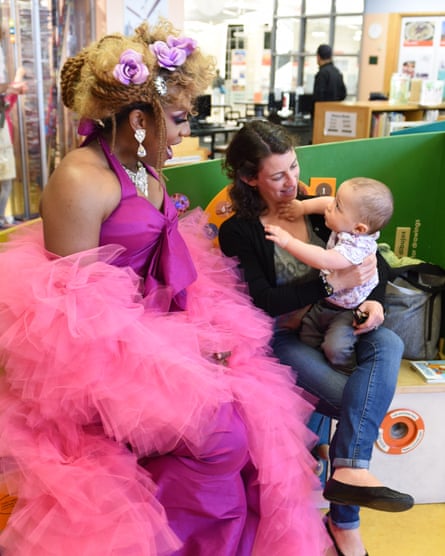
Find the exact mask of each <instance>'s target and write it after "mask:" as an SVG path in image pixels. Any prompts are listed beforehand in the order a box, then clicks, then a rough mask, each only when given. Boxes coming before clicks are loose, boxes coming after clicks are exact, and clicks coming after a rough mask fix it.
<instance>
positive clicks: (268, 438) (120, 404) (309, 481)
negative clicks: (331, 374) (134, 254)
mask: <svg viewBox="0 0 445 556" xmlns="http://www.w3.org/2000/svg"><path fill="white" fill-rule="evenodd" d="M204 225H205V220H204V216H203V214H202V213H201V212H200V211H194V212H193V213H192V214H191V215H189V216H187V217H186V218H184V219H183V220H182V221H181V223H180V226H181V231H182V233H183V235H184V237H185V238H186V241H187V244H188V246H189V248H190V251H191V253H192V256H193V260H194V262H195V265H196V267H197V270H198V276H199V278H198V280H197V281H196V282H195V283H194V284H193V285H192V286H191V287H190V289H189V291H188V310H187V311H185V312H177V313H164V312H161V311H159V310H157V309H156V307H157V306H158V303H157V296H162V292H153V295H151V296H149V298H142V297H141V295H140V293H139V292H140V280H139V278H138V277H137V276H136V275H135V274H134V273H133V271H132V270H131V269H129V268H117V267H115V266H113V265H112V264H110V262H112V260H113V258H114V257H115V256H116V253H117V252H118V251H119V249H120V248H119V247H117V246H106V247H102V248H98V249H95V250H92V251H88V252H84V253H79V254H76V255H74V256H70V257H65V258H54V257H50V256H49V255H48V253H46V252H45V250H44V249H43V245H42V231H41V229H40V225H38V224H37V225H35V226H33V228H32V229H29V230H27V231H26V232H23V234H18V233H17V234H16V237H15V238H14V239H13V240H12V241H11V242H9V243H7V244H5V245H4V246H2V247H1V254H0V264H1V268H2V271H1V273H0V291H1V292H2V296H1V301H0V365H1V366H2V367H3V368H4V373H3V375H2V376H1V379H0V458H1V459H0V462H1V470H2V474H3V480H4V483H5V485H6V488H7V490H8V492H9V493H11V494H13V495H16V496H17V497H18V501H17V504H16V506H15V508H14V511H13V513H12V515H11V516H10V518H9V520H8V523H7V526H6V528H5V529H4V531H3V532H2V533H1V534H0V546H1V550H2V556H9V555H11V556H12V555H13V556H28V555H31V554H32V555H33V556H43V555H45V556H60V554H64V555H65V556H79V555H82V556H97V555H98V554H100V555H101V556H102V555H103V556H108V555H110V556H111V555H113V556H139V555H141V556H142V555H144V556H147V555H164V554H165V555H167V554H168V555H171V554H175V555H181V556H185V555H187V556H199V555H201V556H207V555H208V556H210V555H212V556H215V555H217V556H229V555H233V556H235V555H237V556H248V555H250V554H254V555H259V556H263V555H264V556H266V555H268V556H269V555H271V554H274V555H275V554H277V555H278V554H279V555H282V556H287V555H289V556H291V555H292V556H295V555H297V554H298V555H300V556H316V555H321V554H323V553H324V550H325V549H326V547H327V546H328V544H329V541H328V540H327V538H326V534H325V532H324V528H323V526H322V523H321V519H320V515H319V512H318V510H317V508H316V507H315V503H314V500H315V496H314V491H315V490H316V489H319V488H320V485H319V483H318V479H317V477H316V475H315V474H314V461H313V459H312V457H311V456H310V453H309V448H310V447H311V445H312V444H313V442H314V440H315V439H314V438H313V436H312V435H311V433H310V432H309V431H308V429H307V428H306V426H305V422H306V421H307V419H308V416H309V415H310V412H311V411H312V406H311V404H310V403H309V402H308V401H306V400H305V399H304V398H303V397H302V395H301V392H300V391H299V390H298V389H297V388H296V386H295V384H294V382H295V381H294V377H293V376H292V373H291V372H290V370H289V369H288V368H286V367H284V366H282V365H280V364H279V363H278V362H277V361H276V360H275V359H274V358H273V357H272V356H271V353H270V349H269V347H268V342H269V340H270V334H271V321H270V319H269V318H268V317H266V316H265V315H264V314H263V313H262V312H261V311H258V310H256V309H254V308H253V307H252V305H251V302H250V300H249V298H248V296H247V295H246V293H245V292H244V291H243V289H242V287H241V286H240V284H239V281H238V279H237V275H236V271H235V270H234V268H233V264H234V263H233V262H231V261H228V260H227V259H226V258H225V257H223V256H222V255H221V253H220V252H219V250H217V249H214V248H212V245H211V242H210V241H209V240H208V239H207V238H206V237H205V234H203V233H201V230H202V229H203V227H204ZM161 305H162V304H161ZM226 351H228V352H230V353H231V355H230V357H229V358H228V361H227V365H222V364H220V363H218V362H217V361H216V360H215V358H214V357H213V354H214V353H215V352H226Z"/></svg>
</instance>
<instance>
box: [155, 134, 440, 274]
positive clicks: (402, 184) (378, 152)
mask: <svg viewBox="0 0 445 556" xmlns="http://www.w3.org/2000/svg"><path fill="white" fill-rule="evenodd" d="M297 155H298V158H299V161H300V166H301V179H302V180H303V181H305V182H306V183H308V182H309V180H310V178H311V177H335V178H336V179H337V185H339V184H340V183H341V182H342V181H344V180H345V179H348V178H351V177H354V176H368V177H372V178H375V179H379V180H381V181H383V182H384V183H386V184H387V185H388V186H389V187H390V188H391V190H392V192H393V195H394V202H395V210H394V215H393V218H392V220H391V222H390V223H389V224H388V226H387V227H386V228H385V229H384V230H383V232H382V235H381V241H383V242H385V243H389V244H390V245H391V247H392V248H393V249H394V250H395V251H396V253H397V254H398V255H400V256H402V255H408V256H412V257H418V258H421V259H424V260H427V261H431V262H435V263H437V264H441V265H443V266H445V241H444V238H445V233H444V231H443V222H444V221H445V218H444V211H445V133H444V132H438V133H419V134H406V135H399V136H391V137H382V138H373V139H362V140H357V141H342V142H337V143H325V144H322V145H308V146H304V147H298V148H297ZM164 173H165V176H166V179H167V180H168V181H167V189H168V191H169V193H170V194H172V193H184V194H185V195H187V196H188V197H189V199H190V202H191V206H192V207H195V206H201V207H203V208H205V207H206V206H207V204H208V202H209V201H210V200H211V199H212V198H213V197H214V196H215V194H216V193H217V192H218V191H219V190H220V189H222V188H223V187H224V186H225V185H226V184H227V183H228V179H227V178H226V177H225V175H224V173H223V171H222V167H221V160H212V161H206V162H201V163H197V164H190V165H186V166H177V167H171V168H167V169H166V170H165V172H164ZM396 236H397V238H398V241H397V242H396ZM400 238H402V239H401V240H400Z"/></svg>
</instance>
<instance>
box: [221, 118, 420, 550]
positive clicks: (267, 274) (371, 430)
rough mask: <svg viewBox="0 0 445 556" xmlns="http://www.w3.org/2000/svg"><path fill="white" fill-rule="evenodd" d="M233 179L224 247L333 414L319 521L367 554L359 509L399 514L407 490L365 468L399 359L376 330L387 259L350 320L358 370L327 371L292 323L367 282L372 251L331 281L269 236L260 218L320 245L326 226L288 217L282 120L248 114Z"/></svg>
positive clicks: (277, 340)
mask: <svg viewBox="0 0 445 556" xmlns="http://www.w3.org/2000/svg"><path fill="white" fill-rule="evenodd" d="M225 169H226V172H227V175H228V176H229V177H230V178H231V179H232V182H233V185H232V187H231V189H230V196H231V200H232V204H233V208H234V210H235V214H234V215H233V216H232V217H231V218H229V219H228V220H226V221H225V222H224V223H223V224H222V225H221V228H220V231H219V242H220V246H221V249H222V251H223V252H224V254H225V255H227V256H229V257H236V258H237V260H238V262H239V267H240V270H241V273H242V276H243V279H244V280H245V281H246V283H247V286H248V289H249V293H250V295H251V297H252V300H253V303H254V304H255V305H256V306H257V307H260V308H261V309H263V310H264V311H265V312H266V313H268V314H269V315H270V316H272V317H275V326H274V334H273V340H272V347H273V349H274V352H275V354H276V355H277V357H278V358H279V359H280V361H281V362H282V363H284V364H287V365H290V366H291V367H292V368H293V370H294V371H295V374H296V377H297V384H298V385H300V386H301V387H303V388H304V389H305V390H306V391H307V392H309V393H311V394H313V395H314V396H315V397H316V398H317V400H318V402H317V405H316V408H317V410H318V411H319V412H320V413H322V414H324V415H328V416H329V417H333V418H335V419H337V420H338V425H337V429H336V432H335V435H334V438H333V439H332V441H331V446H330V459H331V467H332V470H333V473H332V476H331V478H330V479H329V480H328V482H327V484H326V487H325V490H324V496H325V498H327V499H328V500H330V502H331V505H330V511H329V515H328V516H327V518H326V526H327V528H328V531H329V532H330V534H331V536H332V537H333V540H334V542H335V543H336V548H337V550H338V552H339V554H342V553H344V554H346V555H347V556H349V555H356V554H357V555H362V554H364V553H365V548H364V546H363V543H362V540H361V538H360V533H359V506H367V507H370V508H374V509H379V510H384V511H403V510H406V509H408V508H410V507H411V506H412V504H413V499H412V498H411V496H409V495H406V494H402V493H399V492H397V491H394V490H391V489H389V488H386V487H384V486H382V485H381V483H380V482H379V481H378V479H376V478H375V477H373V476H372V474H371V473H370V472H369V470H368V468H369V462H370V459H371V454H372V448H373V444H374V441H375V440H376V439H377V436H378V429H379V425H380V423H381V421H382V420H383V417H384V416H385V414H386V412H387V410H388V407H389V405H390V403H391V400H392V398H393V395H394V392H395V387H396V383H397V375H398V370H399V366H400V360H401V357H402V351H403V344H402V341H401V340H400V338H399V337H398V336H397V335H395V334H394V333H393V332H391V331H390V330H388V329H386V328H384V327H382V326H381V325H382V323H383V320H384V312H383V299H384V292H385V285H386V280H387V278H386V266H385V264H384V261H383V259H381V258H380V257H379V256H377V265H378V269H379V277H380V282H379V284H378V286H377V287H376V288H375V289H374V290H373V291H372V293H371V295H370V296H369V298H368V299H367V300H366V301H365V302H364V303H362V304H361V305H360V309H361V310H362V311H364V312H367V313H368V315H369V316H368V318H367V319H366V321H365V322H363V323H362V324H356V325H355V326H356V331H357V334H358V335H359V341H358V343H357V362H358V364H357V368H356V370H355V371H354V372H353V374H351V375H347V374H343V373H341V372H339V371H338V370H334V369H333V368H331V367H330V366H329V364H328V362H327V360H326V359H325V358H324V356H323V354H322V352H321V351H319V350H316V349H314V348H311V347H309V346H306V345H305V344H303V343H302V342H301V341H300V340H299V338H298V331H297V330H298V324H299V321H300V319H301V316H302V315H303V314H304V312H305V311H306V310H307V308H308V307H309V306H310V305H311V304H312V303H315V302H316V301H318V300H320V299H322V298H325V297H329V295H332V293H333V292H334V291H337V290H341V289H343V288H345V287H351V286H355V285H358V284H361V283H362V282H364V281H366V280H367V279H369V277H370V274H372V272H373V271H374V269H375V265H376V258H375V257H373V256H372V257H370V258H368V259H367V260H366V261H365V262H364V263H363V264H362V265H360V267H351V268H349V269H346V270H343V271H335V272H332V273H331V274H329V282H328V281H327V280H326V279H325V278H323V277H321V276H320V273H319V271H318V270H314V269H312V268H310V267H308V266H306V265H304V264H303V263H301V262H300V261H298V260H296V259H295V258H293V257H292V256H291V255H289V254H288V253H286V252H285V251H284V250H282V249H280V248H279V247H277V246H276V245H274V244H273V242H272V241H268V240H266V238H265V234H264V225H265V224H277V225H280V226H281V227H283V228H285V229H286V230H287V231H288V232H290V233H291V234H292V235H294V236H295V237H297V238H299V239H301V240H303V241H306V242H311V243H317V244H319V245H324V244H325V243H326V240H327V238H328V235H329V233H330V231H329V230H328V229H327V228H326V226H325V224H324V219H323V216H321V215H304V214H301V215H300V216H299V217H297V218H295V217H293V216H292V217H290V216H289V211H288V210H286V209H287V207H288V206H289V203H291V202H292V201H293V200H294V199H295V198H296V196H297V194H298V181H299V174H300V168H299V165H298V160H297V157H296V154H295V149H294V144H293V142H292V138H291V137H289V136H288V135H287V134H286V131H285V130H284V128H283V127H282V126H278V125H275V124H271V123H270V122H263V121H252V122H249V123H248V124H246V125H245V126H244V127H243V128H242V129H241V130H240V131H239V132H238V133H237V134H236V135H235V137H234V138H233V140H232V142H231V144H230V146H229V148H228V151H227V154H226V160H225Z"/></svg>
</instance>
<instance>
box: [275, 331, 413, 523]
mask: <svg viewBox="0 0 445 556" xmlns="http://www.w3.org/2000/svg"><path fill="white" fill-rule="evenodd" d="M272 348H273V350H274V352H275V355H276V356H277V357H278V358H279V359H280V361H281V362H282V363H284V364H286V365H289V366H290V367H292V369H293V370H294V371H295V373H296V375H297V384H298V385H299V386H301V387H302V388H303V389H304V390H306V391H307V392H310V393H311V394H313V395H314V396H316V397H317V399H318V403H317V404H316V409H317V411H318V412H320V413H322V414H323V415H327V416H329V417H333V418H335V419H337V420H338V423H337V428H336V431H335V434H334V436H333V438H332V441H331V447H330V460H331V468H335V467H357V468H364V469H367V468H368V467H369V462H370V459H371V455H372V448H373V445H374V442H375V440H376V439H377V436H378V430H379V426H380V423H381V422H382V420H383V418H384V416H385V414H386V412H387V410H388V407H389V405H390V403H391V401H392V398H393V396H394V392H395V389H396V385H397V376H398V372H399V367H400V360H401V357H402V353H403V342H402V340H401V339H400V338H399V337H398V336H397V335H396V334H394V332H392V331H391V330H388V329H387V328H384V327H380V328H378V329H377V330H373V331H372V332H368V333H367V334H363V335H362V336H359V337H358V342H357V368H356V370H355V371H354V372H353V373H352V374H350V375H346V374H343V373H341V372H339V371H336V370H334V369H332V368H331V367H330V366H329V364H328V362H327V360H326V359H325V357H324V355H323V353H322V352H321V351H319V350H317V349H314V348H312V347H309V346H307V345H305V344H304V343H303V342H301V341H300V339H299V338H298V335H297V333H296V332H295V331H294V330H285V329H278V330H276V331H275V334H274V337H273V339H272ZM330 515H331V518H332V520H333V522H334V523H335V524H336V525H338V526H339V527H342V528H344V529H354V528H356V527H358V526H359V524H360V521H359V507H358V506H343V505H338V504H331V506H330Z"/></svg>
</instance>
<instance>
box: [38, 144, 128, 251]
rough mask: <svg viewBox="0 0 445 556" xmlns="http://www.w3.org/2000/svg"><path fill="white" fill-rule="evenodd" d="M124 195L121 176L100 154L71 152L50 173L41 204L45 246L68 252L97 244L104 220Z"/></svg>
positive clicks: (82, 150) (83, 151)
mask: <svg viewBox="0 0 445 556" xmlns="http://www.w3.org/2000/svg"><path fill="white" fill-rule="evenodd" d="M120 198H121V189H120V184H119V181H118V179H117V178H116V176H115V174H114V173H113V172H112V171H111V170H110V168H109V167H108V164H107V163H106V161H105V160H104V159H103V157H102V156H101V154H100V153H98V152H97V151H96V150H95V149H89V148H88V147H84V148H80V149H75V150H73V151H71V152H70V153H68V154H67V155H66V156H65V157H64V158H63V160H62V161H61V162H60V164H59V165H58V167H57V168H56V169H55V171H54V172H53V174H52V175H51V177H50V179H49V181H48V184H47V186H46V187H45V189H44V191H43V193H42V197H41V203H40V212H41V216H42V219H43V226H44V233H45V245H46V247H47V248H48V249H49V250H50V251H53V252H55V253H58V254H61V255H66V254H69V253H73V252H75V251H79V250H83V249H89V248H92V247H96V246H97V245H98V242H99V234H100V227H101V225H102V222H103V221H104V220H105V219H106V218H107V217H108V216H109V215H110V214H111V213H112V212H113V210H114V209H115V208H116V207H117V205H118V204H119V202H120Z"/></svg>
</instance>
